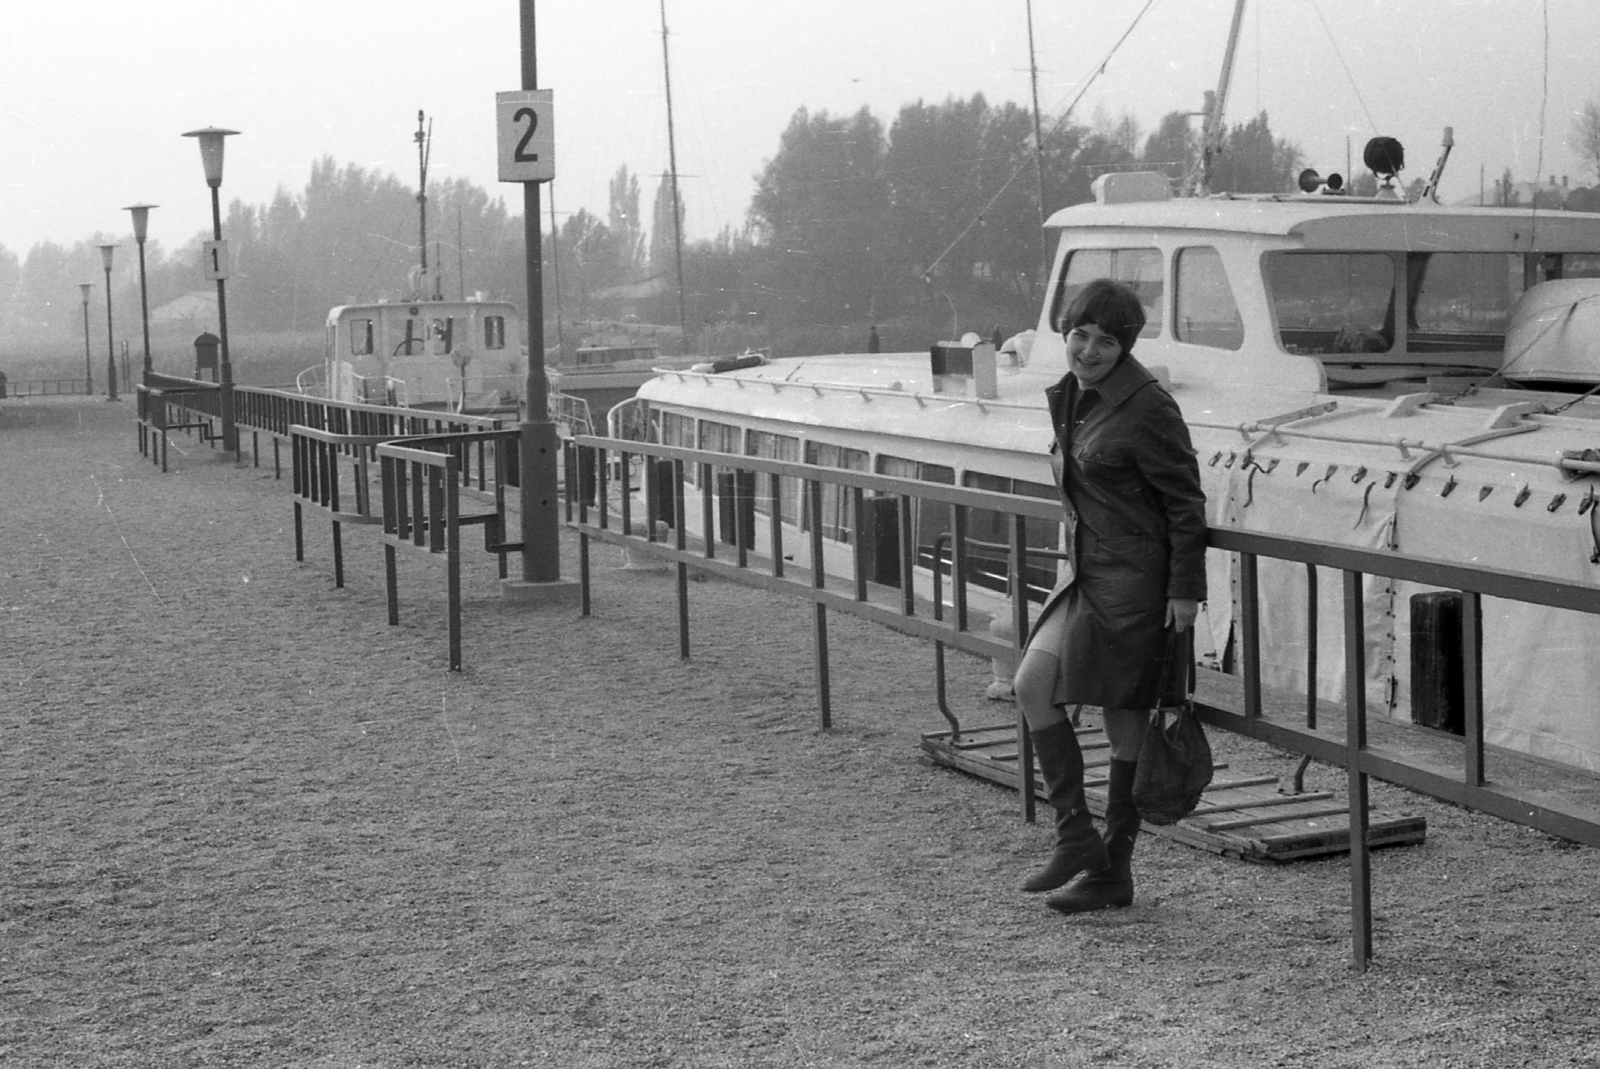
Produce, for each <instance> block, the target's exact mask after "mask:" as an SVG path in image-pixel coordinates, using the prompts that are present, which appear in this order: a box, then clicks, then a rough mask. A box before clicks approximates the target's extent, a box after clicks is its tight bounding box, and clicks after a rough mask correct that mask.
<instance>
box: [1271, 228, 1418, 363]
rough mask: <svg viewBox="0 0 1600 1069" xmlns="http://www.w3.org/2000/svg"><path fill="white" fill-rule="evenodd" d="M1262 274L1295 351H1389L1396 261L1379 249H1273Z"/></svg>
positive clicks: (1281, 334)
mask: <svg viewBox="0 0 1600 1069" xmlns="http://www.w3.org/2000/svg"><path fill="white" fill-rule="evenodd" d="M1263 274H1264V275H1265V276H1266V281H1267V298H1268V299H1269V300H1270V301H1271V302H1272V311H1273V315H1274V317H1275V318H1276V319H1277V322H1278V340H1279V341H1280V342H1282V344H1283V347H1284V349H1286V350H1288V351H1289V352H1291V353H1305V354H1314V353H1385V352H1388V351H1389V349H1390V348H1391V347H1392V346H1393V345H1394V319H1393V313H1392V310H1393V307H1394V288H1395V270H1394V261H1393V260H1391V259H1390V258H1389V256H1388V255H1387V254H1386V253H1381V252H1269V253H1267V254H1266V256H1265V257H1264V261H1263Z"/></svg>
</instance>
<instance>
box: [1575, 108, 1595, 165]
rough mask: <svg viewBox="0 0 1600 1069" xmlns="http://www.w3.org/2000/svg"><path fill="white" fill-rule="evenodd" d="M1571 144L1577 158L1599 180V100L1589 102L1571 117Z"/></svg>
mask: <svg viewBox="0 0 1600 1069" xmlns="http://www.w3.org/2000/svg"><path fill="white" fill-rule="evenodd" d="M1572 142H1573V147H1574V148H1576V149H1577V150H1578V158H1579V159H1580V160H1582V161H1583V162H1584V164H1585V165H1586V166H1587V167H1588V169H1589V170H1590V171H1592V172H1593V173H1594V176H1595V178H1596V179H1600V100H1589V101H1586V102H1585V103H1584V105H1583V108H1582V109H1581V110H1580V111H1579V112H1578V113H1577V114H1576V115H1574V116H1573V117H1572Z"/></svg>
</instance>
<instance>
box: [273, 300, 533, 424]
mask: <svg viewBox="0 0 1600 1069" xmlns="http://www.w3.org/2000/svg"><path fill="white" fill-rule="evenodd" d="M520 337H521V327H520V325H519V320H518V316H517V309H516V306H515V305H513V304H509V303H507V302H504V301H483V300H464V301H451V300H443V299H435V300H422V299H416V300H407V301H397V302H379V303H375V304H346V305H340V306H338V307H337V308H334V309H332V310H331V311H330V312H329V313H328V322H327V329H326V336H325V341H324V349H323V363H322V365H321V367H317V368H312V369H309V370H307V371H304V372H301V374H300V376H299V378H298V379H297V380H296V385H297V386H298V387H299V389H300V390H301V392H303V393H314V394H316V395H317V396H321V397H330V398H332V399H333V400H335V401H347V402H356V403H361V404H373V405H391V406H400V407H409V408H433V409H445V410H448V411H451V412H485V411H492V410H494V409H498V408H503V407H512V408H514V407H515V406H516V404H517V396H518V393H519V390H520V386H521V372H520V371H519V367H520V366H521V365H520V361H521V351H520V348H519V345H518V339H519V338H520Z"/></svg>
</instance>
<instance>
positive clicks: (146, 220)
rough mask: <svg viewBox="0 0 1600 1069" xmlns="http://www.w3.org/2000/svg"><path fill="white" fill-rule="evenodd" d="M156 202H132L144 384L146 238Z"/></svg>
mask: <svg viewBox="0 0 1600 1069" xmlns="http://www.w3.org/2000/svg"><path fill="white" fill-rule="evenodd" d="M154 207H156V205H154V204H130V205H128V207H127V209H126V210H127V211H130V212H132V213H133V240H134V241H135V242H137V243H138V246H139V315H140V316H141V318H142V320H143V322H144V384H145V385H146V386H148V385H150V370H151V368H150V295H149V291H148V290H146V288H145V280H144V239H145V234H146V233H147V232H148V231H149V229H150V209H151V208H154Z"/></svg>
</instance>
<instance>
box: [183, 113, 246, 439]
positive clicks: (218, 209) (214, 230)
mask: <svg viewBox="0 0 1600 1069" xmlns="http://www.w3.org/2000/svg"><path fill="white" fill-rule="evenodd" d="M238 132H239V131H237V130H224V129H221V128H220V127H216V126H207V127H205V128H204V129H201V130H190V131H189V132H188V133H186V134H184V135H183V136H184V137H193V138H197V139H199V141H200V165H201V166H202V167H204V168H205V172H206V185H207V186H210V187H211V236H212V241H211V242H210V246H209V247H208V248H207V249H206V250H205V272H206V277H207V278H214V279H216V281H217V335H218V338H219V341H220V346H219V355H220V357H221V362H222V369H221V370H222V383H221V391H220V393H221V395H222V396H221V401H222V448H223V449H224V450H231V451H232V452H233V454H234V455H235V456H236V457H237V456H238V454H239V429H238V428H237V427H236V426H234V422H233V361H232V360H231V359H230V357H229V355H228V294H227V289H226V286H225V280H226V279H227V277H228V255H227V247H226V246H224V245H223V244H222V201H221V189H222V145H223V139H224V138H226V137H231V136H233V135H234V134H237V133H238Z"/></svg>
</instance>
